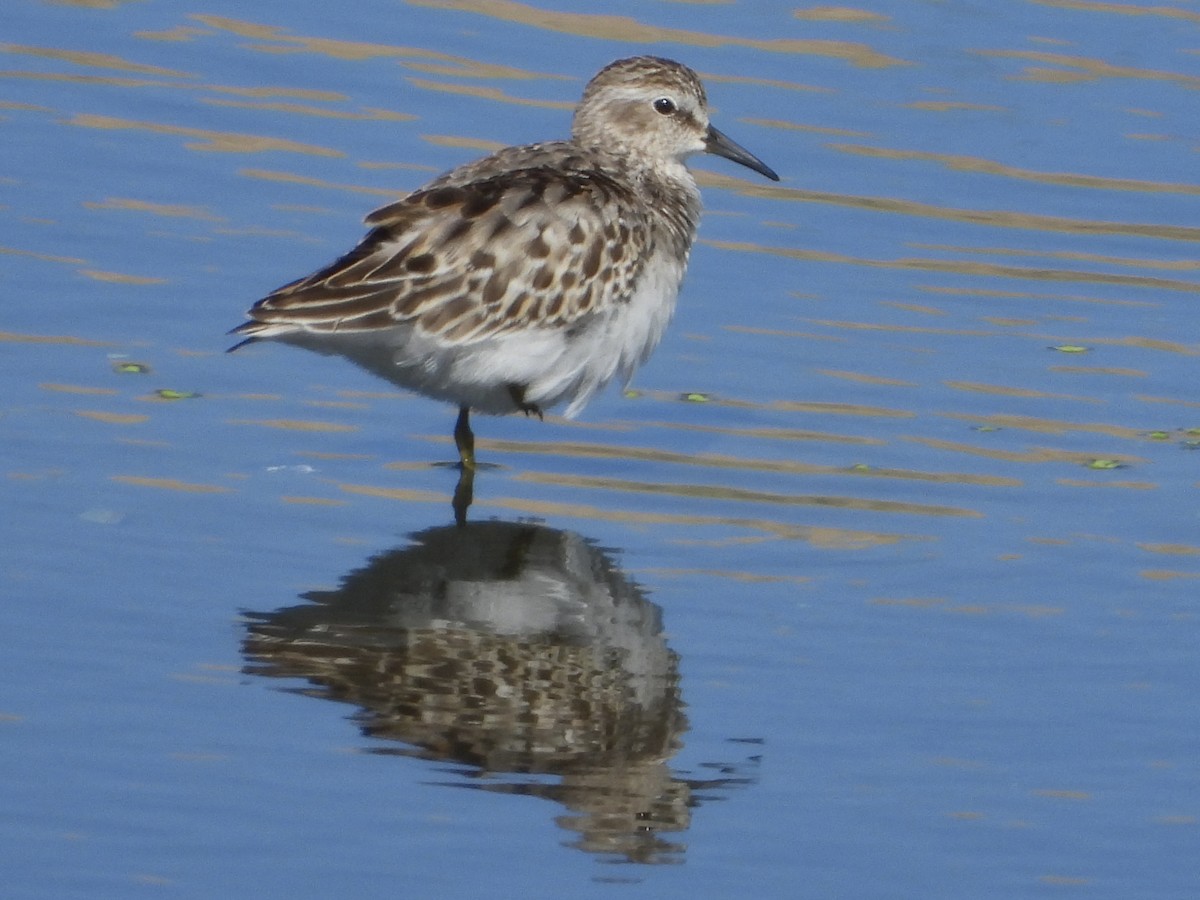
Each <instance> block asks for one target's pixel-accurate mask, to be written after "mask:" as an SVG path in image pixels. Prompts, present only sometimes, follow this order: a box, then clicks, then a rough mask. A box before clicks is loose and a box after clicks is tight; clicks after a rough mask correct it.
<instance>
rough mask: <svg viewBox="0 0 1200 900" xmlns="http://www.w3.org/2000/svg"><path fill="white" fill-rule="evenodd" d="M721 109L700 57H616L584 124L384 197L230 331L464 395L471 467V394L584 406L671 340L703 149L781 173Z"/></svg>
mask: <svg viewBox="0 0 1200 900" xmlns="http://www.w3.org/2000/svg"><path fill="white" fill-rule="evenodd" d="M708 118H709V117H708V102H707V98H706V96H705V93H704V86H703V85H702V84H701V83H700V79H699V77H698V76H697V75H696V73H695V72H693V71H692V70H691V69H689V68H688V67H687V66H684V65H681V64H680V63H677V62H674V61H673V60H669V59H661V58H659V57H654V56H638V57H633V58H631V59H621V60H617V61H616V62H614V63H611V64H610V65H608V66H606V67H605V68H604V69H602V70H601V71H600V72H599V73H598V74H597V75H596V76H595V77H594V78H593V79H592V80H591V81H590V82H589V83H588V85H587V87H586V88H585V89H584V92H583V100H582V102H581V103H580V104H579V107H578V109H577V110H576V112H575V118H574V124H573V126H572V129H571V139H570V140H568V141H552V142H547V143H538V144H529V145H526V146H521V147H508V148H505V149H503V150H500V151H499V152H497V153H494V154H492V155H491V156H488V157H486V158H484V159H481V160H478V161H476V162H472V163H468V164H466V165H463V166H460V167H459V168H457V169H454V170H453V171H450V172H448V173H446V174H445V175H442V176H440V177H439V178H436V179H434V180H433V181H431V182H430V183H429V184H427V185H425V186H424V187H422V188H420V189H418V190H416V191H414V192H412V193H411V194H409V195H408V196H406V197H403V198H402V199H400V200H397V201H395V202H394V203H389V204H388V205H386V206H384V207H382V208H380V209H377V210H375V211H374V212H373V213H371V214H370V215H369V216H367V219H366V224H367V225H368V226H369V227H370V231H369V232H368V233H367V235H366V237H365V238H363V240H362V241H361V242H360V243H359V244H358V246H357V247H355V248H354V249H353V250H351V251H350V252H349V253H347V254H346V255H345V256H343V257H341V258H340V259H338V260H336V261H335V262H333V263H331V264H330V265H328V266H326V267H325V268H323V269H321V270H319V271H317V272H315V273H313V274H312V275H309V276H307V277H306V278H301V279H300V280H298V281H294V282H292V283H291V284H288V285H285V286H284V287H281V288H279V289H278V290H276V291H274V292H273V293H271V294H270V295H268V296H267V297H265V298H263V299H262V300H260V301H258V302H257V303H256V304H254V306H253V307H252V308H251V309H250V311H249V313H248V316H249V318H250V321H248V322H245V323H244V324H242V325H239V326H238V327H237V328H235V329H233V331H231V332H230V333H231V334H236V335H241V336H243V337H244V338H245V340H243V341H242V342H241V343H239V344H237V345H236V346H235V347H231V348H230V349H231V350H236V349H237V348H238V347H241V346H242V345H244V344H247V343H250V342H252V341H258V340H264V339H271V340H278V341H283V342H284V343H288V344H295V345H297V346H300V347H305V348H307V349H309V350H315V351H317V352H318V353H325V354H334V355H340V356H344V357H346V358H348V359H350V360H352V361H353V362H355V363H357V364H358V365H360V366H362V367H363V368H365V369H367V370H368V371H370V372H373V373H375V374H376V375H379V376H381V377H383V378H385V379H387V380H388V381H390V382H392V383H393V384H396V385H399V386H400V387H403V388H407V389H410V390H414V391H417V392H418V393H421V394H425V395H426V396H429V397H433V398H435V399H439V400H445V401H448V402H450V403H453V404H456V405H457V406H458V410H459V412H458V421H457V424H456V425H455V428H454V440H455V444H456V445H457V447H458V454H459V459H460V461H461V464H462V467H463V470H464V471H470V470H473V469H474V468H475V438H474V435H473V433H472V431H471V425H470V411H471V410H472V409H475V410H479V411H481V412H486V413H494V414H502V413H511V412H524V413H526V414H527V415H528V414H536V415H537V416H538V417H539V418H541V415H542V411H543V410H545V409H549V408H550V407H553V406H556V405H558V404H560V403H566V404H567V407H566V411H565V415H567V416H568V417H570V416H574V415H576V414H578V413H579V411H580V410H582V409H583V407H584V406H585V405H586V404H587V402H588V400H589V399H591V397H592V396H593V395H594V394H595V393H596V392H597V391H598V390H600V389H601V388H602V387H604V386H605V385H606V384H608V383H609V382H610V381H612V380H613V379H614V378H616V377H618V376H620V377H621V378H622V379H624V380H625V381H628V379H629V378H630V376H631V375H632V374H633V372H634V370H635V369H636V368H637V367H638V366H639V365H641V364H642V363H643V362H645V361H646V359H647V358H648V357H649V355H650V353H651V351H653V350H654V348H655V347H656V346H657V345H658V342H659V340H660V339H661V338H662V335H663V331H664V330H665V329H666V327H667V323H668V321H669V320H670V318H671V314H672V313H673V312H674V309H675V298H676V295H677V294H678V292H679V285H680V282H681V281H682V279H683V274H684V270H685V268H686V267H687V261H688V253H689V251H690V249H691V245H692V239H693V238H694V236H695V233H696V225H697V222H698V220H699V217H700V191H699V189H698V188H697V186H696V181H695V179H694V178H693V177H692V174H691V172H689V171H688V169H687V166H686V165H685V164H684V161H685V160H686V159H687V158H688V157H689V156H692V155H693V154H696V153H702V152H706V153H714V154H716V155H717V156H723V157H725V158H726V159H730V160H732V161H734V162H736V163H740V164H741V165H743V166H746V167H748V168H750V169H753V170H754V171H755V172H758V173H759V174H761V175H764V176H765V177H767V178H770V179H771V180H773V181H778V180H779V176H778V175H776V174H775V172H774V171H773V170H772V169H771V168H770V167H768V166H767V165H766V164H765V163H763V162H762V161H761V160H760V159H758V157H756V156H754V155H753V154H751V153H750V152H749V151H747V150H745V149H744V148H743V147H741V146H739V145H738V144H736V143H735V142H733V141H732V140H730V139H729V138H728V137H726V136H725V135H724V134H722V133H721V132H720V131H718V130H717V129H716V128H714V127H713V126H712V125H711V124H709V120H708ZM468 502H469V501H468Z"/></svg>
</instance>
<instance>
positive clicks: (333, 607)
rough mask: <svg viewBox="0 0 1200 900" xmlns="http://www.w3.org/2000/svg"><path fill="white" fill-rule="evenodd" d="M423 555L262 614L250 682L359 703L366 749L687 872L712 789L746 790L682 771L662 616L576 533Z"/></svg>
mask: <svg viewBox="0 0 1200 900" xmlns="http://www.w3.org/2000/svg"><path fill="white" fill-rule="evenodd" d="M413 541H414V543H413V544H412V545H411V546H405V547H403V548H400V549H397V550H393V551H391V552H388V553H385V554H382V555H380V556H378V557H375V558H374V559H372V560H371V561H370V563H369V564H368V565H367V566H366V567H365V568H363V569H360V570H358V571H355V572H352V573H351V574H349V575H348V576H346V577H345V578H344V580H343V583H342V586H341V587H340V588H339V589H337V590H334V591H314V592H311V593H308V594H305V595H303V598H304V599H305V600H306V601H308V602H307V603H305V604H304V605H300V606H293V607H288V608H285V609H281V610H278V611H276V612H271V613H249V614H248V618H249V619H250V622H249V624H248V625H247V635H246V637H245V642H244V645H243V650H244V653H245V655H246V659H247V665H246V671H247V672H250V673H253V674H258V675H265V676H270V677H290V678H297V677H298V678H304V679H306V680H307V681H308V683H309V687H306V688H303V689H301V690H302V692H303V693H307V694H310V695H313V696H317V697H324V698H327V699H331V700H339V701H342V702H346V703H353V704H355V705H357V706H358V707H360V710H359V712H358V713H357V714H356V716H355V719H356V721H357V722H358V724H359V726H360V727H361V729H362V731H363V733H364V734H365V735H368V736H370V737H372V738H378V739H383V740H385V741H394V742H398V745H390V746H389V745H384V746H383V747H379V748H376V749H375V752H381V753H394V754H400V755H404V756H413V757H418V758H421V759H428V760H439V761H452V762H457V763H461V764H465V765H466V766H468V767H470V768H469V770H468V772H467V774H468V775H470V776H472V777H471V778H470V779H469V780H465V781H464V782H456V783H458V784H464V785H466V786H470V787H475V788H479V789H482V790H489V791H498V792H506V793H521V794H531V795H535V796H540V797H544V798H547V799H552V800H555V801H557V802H558V803H560V804H562V805H563V806H565V807H566V808H567V813H566V814H564V815H562V816H560V817H559V818H558V820H557V821H558V824H559V825H560V826H561V827H563V828H565V829H567V830H569V831H571V832H574V834H575V838H574V840H573V841H572V842H571V843H572V846H576V847H578V848H580V849H583V850H587V851H590V852H596V853H604V854H615V855H617V856H618V857H619V858H624V859H627V860H630V861H636V862H645V863H656V862H674V861H678V860H679V859H680V858H681V855H682V852H683V845H682V844H679V843H677V842H673V841H672V840H670V839H669V838H668V837H666V836H667V835H671V834H676V833H679V832H682V831H683V830H685V829H686V828H687V827H688V823H689V818H690V809H691V808H692V807H693V806H695V805H697V804H698V803H699V802H700V797H699V794H698V793H697V789H699V788H714V787H716V788H719V787H722V786H726V785H729V784H732V783H736V782H737V781H739V779H736V778H720V779H716V780H712V781H696V780H686V779H682V778H679V777H676V776H675V775H674V774H673V773H672V772H671V770H670V768H669V767H668V765H667V763H668V760H669V759H670V758H671V757H672V756H673V755H674V754H675V753H676V752H677V750H678V749H679V748H680V746H681V742H680V735H681V734H682V733H683V732H684V731H685V730H686V728H687V721H686V719H685V717H684V715H683V711H682V706H683V704H682V701H681V699H680V692H679V672H678V663H679V657H678V656H677V655H676V654H675V653H674V652H673V651H672V650H671V649H670V648H668V647H667V644H666V641H665V639H664V637H663V633H662V621H661V610H660V609H659V607H658V606H656V605H655V604H653V603H650V602H649V601H648V600H647V599H646V598H645V597H644V596H643V594H642V593H641V591H640V590H639V588H638V587H637V585H636V584H634V583H633V582H632V581H630V580H629V579H628V578H627V577H626V576H625V575H624V573H622V572H621V571H620V570H619V569H617V568H616V567H615V566H614V565H613V563H612V561H611V560H610V559H609V557H608V556H607V555H606V554H605V553H604V552H603V551H601V550H599V549H598V548H596V547H595V546H593V545H592V544H591V543H589V542H588V541H586V540H585V539H583V538H582V537H580V536H579V535H577V534H573V533H571V532H564V531H557V530H554V529H551V528H546V527H543V526H540V525H535V524H524V523H510V522H482V523H470V524H463V525H459V526H452V527H444V528H431V529H428V530H426V531H423V532H421V533H419V534H417V535H414V536H413ZM520 776H524V777H520ZM544 776H556V778H547V777H544Z"/></svg>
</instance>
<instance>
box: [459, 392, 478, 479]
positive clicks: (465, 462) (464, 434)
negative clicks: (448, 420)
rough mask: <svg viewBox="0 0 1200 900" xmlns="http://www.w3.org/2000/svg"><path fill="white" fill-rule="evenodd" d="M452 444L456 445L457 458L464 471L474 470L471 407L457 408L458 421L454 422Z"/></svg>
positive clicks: (473, 435) (473, 437) (473, 436)
mask: <svg viewBox="0 0 1200 900" xmlns="http://www.w3.org/2000/svg"><path fill="white" fill-rule="evenodd" d="M454 445H455V446H456V447H458V459H459V462H460V463H461V464H462V467H463V469H464V470H465V471H474V470H475V434H474V433H473V432H472V431H471V408H470V407H469V406H460V407H459V408H458V421H457V422H456V423H455V424H454Z"/></svg>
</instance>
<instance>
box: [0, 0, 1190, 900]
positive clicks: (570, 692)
mask: <svg viewBox="0 0 1200 900" xmlns="http://www.w3.org/2000/svg"><path fill="white" fill-rule="evenodd" d="M604 9H605V15H604V16H599V15H596V14H594V13H592V12H588V10H587V9H585V8H584V7H582V6H581V5H569V4H562V5H560V6H558V7H555V8H554V11H553V12H551V11H550V8H549V7H545V6H536V7H535V6H528V5H523V4H519V3H513V2H487V0H481V2H465V0H464V2H451V3H420V2H418V3H407V4H395V3H381V2H374V0H367V2H363V3H361V4H357V5H356V6H355V10H354V15H353V16H352V17H347V16H346V14H345V10H344V9H343V8H342V7H339V6H336V5H328V4H324V5H323V4H317V3H312V2H309V0H299V2H292V3H286V4H285V3H277V2H270V3H260V4H255V5H253V7H247V6H246V5H245V4H234V3H229V2H217V3H214V4H210V5H209V6H206V7H203V8H194V9H191V10H184V9H182V8H181V7H180V6H179V5H178V4H165V3H152V2H143V3H121V2H119V0H111V2H106V0H95V2H75V3H38V2H19V3H15V4H11V5H10V8H8V9H6V12H5V22H6V27H5V29H4V37H3V40H4V41H5V43H4V44H3V45H2V46H0V51H2V58H0V116H2V118H0V128H2V129H3V140H4V146H5V151H4V158H5V160H6V164H5V167H4V171H3V173H2V177H0V254H2V255H3V270H2V271H3V286H4V301H3V303H2V304H0V386H2V387H3V397H4V399H3V402H2V403H0V431H2V433H3V440H2V442H0V471H2V472H3V474H4V476H5V478H4V482H3V485H4V487H3V490H4V505H5V508H6V510H7V511H8V514H7V515H6V516H5V517H4V518H3V520H2V521H3V525H2V526H0V537H2V541H0V546H2V548H3V549H2V550H0V554H2V557H0V559H2V564H0V584H2V585H3V595H4V597H5V599H6V602H5V603H4V604H3V605H2V606H0V610H2V613H0V616H2V619H0V623H2V625H3V628H4V633H5V634H6V635H8V640H7V641H6V647H5V658H6V659H7V660H8V665H9V670H8V672H9V674H8V676H7V677H6V678H5V679H4V688H3V689H2V690H0V725H2V726H3V728H4V729H5V737H6V740H5V741H3V742H2V743H0V747H2V748H3V750H0V753H2V754H3V756H2V759H3V766H2V769H0V770H2V771H3V772H5V773H6V774H5V776H4V777H3V781H4V784H3V794H4V796H5V797H6V798H7V803H6V809H7V810H8V814H7V815H6V816H5V817H4V821H3V824H2V825H0V828H2V829H3V837H2V838H0V842H2V843H0V846H3V847H4V851H5V852H4V858H5V860H6V865H5V873H6V875H5V881H6V895H8V896H13V897H56V898H59V897H89V898H94V897H110V896H111V897H126V896H131V895H133V894H140V893H146V892H153V893H161V894H163V895H164V896H167V895H169V896H185V897H213V896H255V897H262V896H265V897H274V896H289V897H327V896H331V895H334V894H338V895H354V896H367V897H373V896H393V895H396V894H397V893H404V894H409V895H415V896H424V895H430V894H432V893H433V892H434V891H437V892H438V893H439V894H440V895H442V896H451V897H473V896H479V895H480V894H482V893H484V892H487V893H490V894H500V895H503V896H527V897H550V896H556V897H557V896H564V895H567V896H587V897H591V896H595V897H608V896H616V895H620V896H625V895H637V896H652V897H676V896H688V897H696V896H701V897H727V896H743V895H745V894H747V893H751V892H753V893H754V894H756V895H759V896H765V897H796V896H801V897H862V898H867V897H880V898H891V897H898V896H904V897H908V896H914V897H915V896H920V897H931V898H932V897H955V898H957V897H962V896H968V895H969V896H972V897H1013V896H1020V897H1039V896H1053V897H1057V896H1065V895H1068V894H1069V895H1071V896H1087V897H1105V898H1107V897H1113V898H1123V900H1124V898H1134V897H1153V898H1171V897H1181V898H1182V897H1192V896H1195V894H1196V891H1197V889H1198V888H1200V871H1198V869H1200V866H1198V865H1197V864H1196V863H1195V862H1194V857H1195V853H1194V847H1195V844H1196V840H1197V827H1198V825H1200V774H1198V771H1197V763H1196V735H1197V733H1198V729H1200V712H1198V708H1197V705H1196V702H1195V695H1196V692H1197V688H1200V666H1198V665H1197V663H1196V661H1195V650H1194V648H1195V646H1196V639H1197V631H1198V628H1197V609H1196V599H1195V596H1196V587H1197V579H1200V505H1198V496H1200V495H1198V493H1197V489H1198V488H1200V474H1198V472H1200V453H1198V452H1196V449H1197V448H1198V447H1200V399H1198V398H1197V397H1196V396H1195V390H1194V385H1195V369H1196V364H1197V359H1196V357H1197V356H1198V355H1200V341H1197V337H1196V335H1197V324H1198V317H1197V315H1196V313H1195V304H1196V294H1197V293H1198V292H1200V279H1198V278H1197V268H1198V266H1200V263H1197V262H1196V245H1197V241H1198V240H1200V222H1198V221H1197V216H1196V210H1197V195H1200V184H1198V183H1197V181H1196V177H1195V171H1196V162H1195V161H1196V155H1195V154H1196V147H1197V140H1198V138H1197V134H1196V117H1195V114H1194V109H1195V91H1196V88H1197V87H1200V56H1197V53H1198V52H1200V43H1198V41H1197V34H1198V32H1197V30H1196V28H1197V24H1200V10H1196V9H1195V8H1194V5H1193V4H1187V3H1177V4H1171V5H1150V4H1142V5H1134V4H1125V3H1120V4H1116V3H1092V2H1086V0H1078V2H1077V0H1041V2H1022V3H1006V4H982V3H967V2H954V3H906V4H888V3H873V4H866V5H859V6H856V7H830V6H808V7H795V6H792V5H785V4H768V3H761V4H753V5H748V4H707V3H658V4H633V3H619V4H610V5H607V6H605V7H604ZM642 52H653V53H659V54H662V55H668V56H673V57H676V58H679V59H681V60H683V61H685V62H687V63H689V64H691V65H692V66H694V67H695V68H696V69H698V70H699V71H700V72H701V73H702V74H703V75H704V76H705V79H706V82H707V83H708V86H709V93H710V99H711V101H712V103H713V105H714V107H715V109H716V115H715V120H716V122H717V123H718V125H719V126H720V127H721V128H722V129H723V130H724V131H726V132H727V133H729V134H730V135H731V136H732V137H734V138H735V139H736V140H738V141H739V142H741V143H742V144H744V145H745V146H746V147H747V148H749V149H750V150H752V151H753V152H754V153H756V154H757V155H759V156H760V157H761V158H762V159H763V160H765V161H766V162H767V163H769V164H770V165H771V166H772V167H774V168H775V169H776V170H777V171H778V172H779V173H780V174H781V175H782V176H783V181H782V182H781V183H780V184H778V185H775V184H768V183H766V182H763V181H761V180H759V179H757V177H756V176H754V175H753V174H752V173H749V172H745V171H743V170H741V169H738V168H737V167H735V166H732V165H729V164H727V163H726V162H724V161H722V160H716V159H706V160H698V161H697V164H696V168H697V170H698V171H699V172H701V173H702V174H701V180H702V184H703V185H704V190H705V201H706V204H707V214H706V218H705V221H704V224H703V227H702V231H701V243H700V244H699V245H698V246H697V248H696V250H695V252H694V254H693V259H692V265H691V270H690V273H689V277H688V280H687V282H686V285H685V288H684V293H683V296H682V298H681V303H680V308H679V312H678V314H677V317H676V320H675V322H674V324H673V326H672V328H671V330H670V332H669V333H668V336H667V338H666V340H665V341H664V343H663V345H662V346H661V347H660V348H659V350H658V352H657V353H656V355H655V356H654V357H653V359H652V360H651V361H650V363H649V364H647V366H645V367H644V368H643V369H642V370H641V372H639V374H638V375H637V377H636V378H635V379H634V383H633V384H632V385H631V386H630V390H629V391H628V392H626V393H622V392H620V391H618V390H615V389H613V390H610V391H609V392H607V393H606V394H605V395H604V396H603V397H601V398H599V399H597V400H596V401H594V402H593V403H592V405H591V406H590V407H589V408H588V410H587V411H586V412H585V414H584V415H583V416H582V417H581V418H580V419H578V420H575V421H571V422H568V421H565V420H562V419H560V418H558V417H556V416H553V415H548V416H547V418H546V422H544V423H538V422H537V421H536V420H526V419H524V418H522V417H508V418H487V417H479V418H478V420H477V421H476V429H475V430H476V434H477V436H478V438H479V452H480V455H481V457H483V458H485V459H486V460H488V461H489V462H490V463H493V464H494V468H489V469H487V470H485V471H483V472H481V473H480V475H479V477H478V479H477V480H476V483H475V504H474V506H473V507H472V510H471V520H472V521H471V524H470V525H469V526H468V528H466V529H456V528H454V527H453V525H452V522H453V519H452V512H451V509H450V497H451V494H452V492H453V489H454V482H455V473H454V471H453V470H452V469H450V468H448V467H447V466H445V465H442V464H441V463H443V462H444V461H446V460H449V459H450V458H451V457H452V456H453V455H454V449H453V444H452V442H451V440H450V430H451V427H452V424H453V410H450V409H447V408H445V407H442V406H440V405H439V404H436V403H433V402H430V401H427V400H423V399H421V398H418V397H413V396H409V395H406V394H403V393H400V392H398V391H396V390H394V389H392V388H391V387H390V386H389V385H387V384H384V383H382V382H377V381H373V380H372V379H371V378H370V377H369V376H367V375H365V374H363V373H361V372H359V371H357V370H355V369H354V368H353V367H351V366H349V365H346V364H344V363H340V362H338V361H336V360H330V359H324V358H320V357H317V356H313V355H309V354H305V353H303V352H301V351H298V350H292V349H289V348H286V347H261V348H258V347H256V348H252V349H250V350H247V351H242V352H239V353H238V354H236V355H234V356H228V355H226V354H224V353H223V351H224V349H225V347H226V346H227V338H226V337H225V336H224V332H225V331H227V330H228V329H229V328H230V327H232V326H234V325H236V324H238V323H239V322H240V321H241V315H242V312H243V311H244V309H245V308H246V307H247V306H248V305H249V304H250V303H252V302H253V301H254V300H255V299H257V298H258V297H260V296H262V295H263V294H264V293H266V292H267V291H269V290H271V289H272V288H274V287H276V286H278V285H279V284H282V283H284V282H285V281H288V280H290V279H292V278H294V277H296V276H298V275H302V274H304V273H306V272H308V271H311V270H312V269H313V268H315V267H316V266H318V265H320V264H322V263H323V262H325V261H327V260H328V259H330V258H331V257H333V256H334V255H335V254H337V253H339V252H341V251H342V250H344V249H346V248H348V247H349V246H350V245H351V244H352V243H353V241H354V240H356V239H357V237H358V236H359V235H360V234H361V225H360V220H361V217H362V216H363V215H364V214H365V213H367V212H368V211H369V210H370V209H372V208H373V207H374V206H377V205H381V204H382V203H383V202H385V201H386V200H387V199H388V198H389V197H393V196H395V195H396V194H397V193H400V192H403V191H405V190H409V189H411V188H413V187H416V186H417V185H419V184H420V183H421V182H422V181H424V180H426V179H427V178H429V177H431V176H432V175H433V174H435V173H437V172H440V171H442V170H444V169H446V168H448V167H450V166H452V165H455V164H457V163H459V162H463V161H466V160H468V159H470V158H473V157H475V156H477V155H479V154H480V153H481V152H484V151H486V150H487V149H489V148H491V147H493V146H496V145H499V144H507V143H515V142H524V141H529V140H537V139H544V138H551V137H556V136H559V135H562V134H564V133H565V132H566V130H567V128H568V121H569V111H570V109H571V108H572V105H573V103H574V102H575V100H576V99H577V97H578V94H579V91H580V89H581V87H582V84H583V82H584V80H585V79H586V78H587V77H589V76H590V75H591V74H592V73H593V72H594V71H595V70H596V69H597V68H599V67H600V66H601V65H603V64H604V63H606V62H608V61H610V60H611V59H613V58H616V57H618V56H621V55H629V54H632V53H642ZM463 788H468V790H463Z"/></svg>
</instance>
